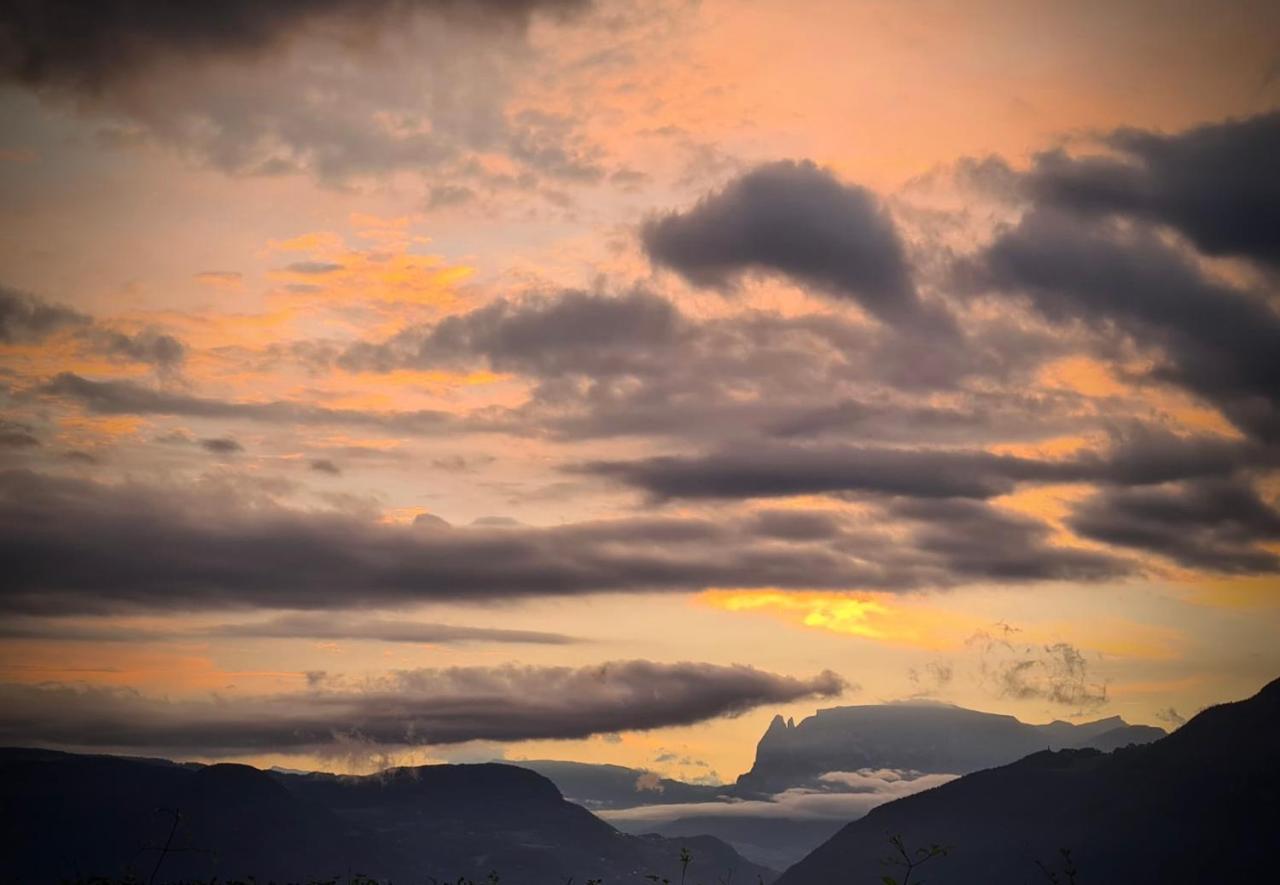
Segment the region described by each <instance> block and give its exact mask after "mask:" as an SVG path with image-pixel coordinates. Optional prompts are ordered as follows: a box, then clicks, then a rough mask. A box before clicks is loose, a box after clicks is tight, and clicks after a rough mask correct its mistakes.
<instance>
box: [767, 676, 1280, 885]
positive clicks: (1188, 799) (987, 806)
mask: <svg viewBox="0 0 1280 885" xmlns="http://www.w3.org/2000/svg"><path fill="white" fill-rule="evenodd" d="M1278 744H1280V680H1278V681H1276V682H1273V683H1271V684H1270V685H1268V686H1266V687H1265V688H1264V689H1263V690H1262V691H1261V692H1259V693H1258V694H1257V695H1256V696H1254V697H1253V698H1250V699H1249V700H1246V701H1240V702H1237V703H1233V704H1224V705H1221V706H1218V707H1214V708H1212V709H1209V710H1206V711H1204V712H1203V713H1201V714H1200V715H1199V716H1197V717H1196V718H1195V719H1193V720H1192V721H1191V722H1189V723H1187V724H1186V725H1185V726H1184V727H1183V728H1182V729H1180V730H1178V731H1177V732H1175V733H1174V734H1172V735H1170V736H1169V737H1166V738H1163V739H1162V740H1159V741H1157V742H1155V743H1153V744H1150V745H1147V746H1133V747H1127V748H1124V749H1120V750H1116V751H1115V752H1113V753H1110V754H1105V753H1101V752H1099V751H1097V750H1061V751H1058V752H1052V751H1045V752H1041V753H1036V754H1034V755H1032V756H1029V757H1027V758H1025V759H1022V760H1021V761H1019V762H1015V763H1013V764H1012V765H1006V766H1004V767H1002V768H995V769H990V770H987V771H981V772H977V773H975V774H970V775H968V776H966V777H963V778H960V779H959V780H956V781H953V782H951V783H949V784H947V785H945V786H942V787H938V788H937V789H934V790H930V791H929V792H926V793H921V794H918V795H915V796H911V797H908V798H905V799H900V800H898V801H896V802H892V803H889V804H887V805H883V806H881V807H879V808H877V809H875V810H874V811H872V812H871V813H870V814H869V815H867V816H866V817H864V818H862V819H861V820H858V821H855V822H854V823H851V824H849V825H847V826H846V827H845V828H844V829H842V830H841V831H840V832H839V833H837V834H836V835H835V836H834V837H832V838H831V840H830V841H828V842H826V843H825V844H823V845H822V846H820V847H819V848H818V849H817V850H815V851H814V852H813V853H812V854H810V855H809V856H808V857H807V858H805V859H804V860H802V861H801V862H800V863H798V864H796V865H795V866H794V867H792V868H791V869H789V870H787V872H786V873H785V874H784V875H783V876H782V877H781V878H780V879H779V883H780V885H827V883H830V882H832V881H846V882H849V883H852V885H856V883H858V882H867V883H874V882H879V881H880V877H881V876H882V875H883V874H885V872H887V870H886V868H885V867H884V866H883V865H882V863H881V859H882V858H884V857H885V856H886V855H887V854H888V853H889V846H888V843H887V839H888V837H889V836H891V835H894V834H900V835H902V836H903V838H904V839H905V841H906V843H907V845H908V846H909V847H911V846H923V845H928V844H931V843H939V844H942V845H947V846H950V847H951V848H952V851H951V853H950V855H949V856H948V857H945V858H940V859H938V860H936V861H934V862H932V863H931V865H930V867H929V873H928V878H929V880H930V881H934V882H938V883H975V885H976V883H982V885H1003V883H1009V885H1013V883H1025V882H1031V881H1036V879H1037V877H1038V876H1039V872H1038V871H1037V869H1036V866H1035V863H1036V861H1041V862H1044V863H1047V864H1052V863H1053V862H1054V860H1055V859H1056V858H1057V856H1058V850H1059V849H1060V848H1063V847H1066V848H1070V849H1071V851H1072V856H1073V857H1074V859H1075V862H1076V865H1077V866H1078V867H1079V869H1080V871H1081V872H1080V876H1081V881H1091V882H1114V883H1128V882H1134V883H1138V882H1159V883H1162V885H1179V883H1188V885H1190V883H1203V882H1223V881H1274V880H1275V879H1276V877H1277V873H1278V872H1280V858H1278V857H1277V856H1276V853H1275V840H1276V834H1277V833H1280V757H1278V756H1277V753H1276V747H1277V745H1278Z"/></svg>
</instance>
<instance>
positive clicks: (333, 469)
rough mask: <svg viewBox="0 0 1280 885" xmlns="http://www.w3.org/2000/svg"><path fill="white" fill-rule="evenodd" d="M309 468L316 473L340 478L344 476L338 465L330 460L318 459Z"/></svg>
mask: <svg viewBox="0 0 1280 885" xmlns="http://www.w3.org/2000/svg"><path fill="white" fill-rule="evenodd" d="M308 466H309V467H310V468H311V469H312V470H314V471H315V472H316V473H327V474H329V475H330V476H340V475H341V474H342V470H341V469H340V468H339V467H338V465H337V464H334V463H333V462H332V461H330V460H329V459H328V458H316V459H315V460H313V461H312V462H311V464H310V465H308Z"/></svg>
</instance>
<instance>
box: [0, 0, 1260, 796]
mask: <svg viewBox="0 0 1280 885" xmlns="http://www.w3.org/2000/svg"><path fill="white" fill-rule="evenodd" d="M1277 34H1280V7H1277V6H1276V5H1275V4H1273V3H1267V2H1246V0H1228V2H1224V3H1219V4H1212V5H1210V4H1185V3H1175V2H1142V0H1134V2H1128V3H1124V4H1115V3H1103V2H1093V0H1085V2H1080V3H1074V4H1061V3H1052V2H1040V0H1033V2H1024V3H1016V4H1015V3H998V2H984V0H971V2H959V0H952V2H943V0H908V2H861V0H846V2H816V0H814V2H785V3H783V2H776V0H735V2H720V0H704V2H685V0H670V2H668V0H654V2H636V0H483V2H475V3H461V2H456V0H419V2H411V0H365V2H357V0H289V2H284V3H275V4H257V3H253V2H250V0H229V2H225V3H220V4H211V5H208V6H207V7H201V8H196V7H194V6H192V7H190V8H188V7H186V6H182V7H179V6H173V5H172V4H163V3H132V2H125V0H106V2H101V3H96V4H92V6H90V7H85V6H84V5H83V4H79V3H75V2H72V0H48V2H44V3H38V4H31V3H22V2H5V3H0V118H2V119H3V121H4V125H3V126H0V195H3V202H2V205H3V206H4V211H3V212H2V213H0V403H2V412H0V526H2V528H0V550H2V551H3V562H4V566H3V569H4V573H5V575H6V577H5V580H4V581H3V587H2V589H0V613H2V617H0V698H3V703H0V743H4V744H9V745H15V744H21V745H42V746H51V747H61V748H67V749H77V750H94V751H109V752H125V753H136V754H143V755H148V754H149V755H164V756H168V757H171V758H182V759H197V760H214V759H236V760H244V761H249V762H253V763H256V764H279V765H287V766H290V767H296V768H322V769H326V770H336V771H367V770H370V769H372V768H376V767H378V766H380V765H385V764H390V763H401V762H410V761H417V762H421V761H473V760H480V759H492V758H506V759H513V760H518V759H535V758H559V759H577V760H582V761H592V762H614V763H619V764H626V765H631V766H635V767H639V768H646V769H649V770H652V771H657V772H660V773H661V774H663V775H668V776H673V777H680V778H684V779H688V780H697V781H700V782H711V783H715V782H724V781H731V780H732V779H733V778H734V777H736V776H737V774H739V773H741V772H742V771H744V770H745V769H746V768H748V767H749V766H750V764H751V759H752V757H753V754H754V748H755V742H756V740H758V738H759V736H760V735H761V734H762V733H763V731H764V729H765V727H766V726H767V724H768V722H769V721H770V719H771V718H772V717H773V716H774V715H775V714H776V713H782V714H783V715H785V716H795V717H797V718H800V717H802V716H805V715H810V714H812V713H813V712H814V711H815V710H816V709H818V708H820V707H827V706H834V705H839V704H868V703H882V702H918V701H926V700H927V701H941V702H946V703H953V704H960V705H963V706H967V707H973V708H976V709H982V710H990V711H995V712H1000V713H1007V714H1011V715H1015V716H1018V717H1019V718H1021V719H1023V720H1024V721H1029V722H1047V721H1050V720H1053V719H1067V720H1070V721H1086V720H1089V719H1095V718H1100V717H1104V716H1113V715H1119V716H1123V717H1124V718H1125V719H1126V720H1127V721H1129V722H1132V723H1145V724H1153V725H1160V726H1162V727H1165V728H1175V727H1177V725H1179V724H1180V723H1181V722H1182V721H1184V720H1185V719H1186V718H1187V717H1189V716H1190V715H1193V714H1194V713H1195V712H1197V711H1198V710H1199V709H1202V708H1203V707H1204V706H1206V705H1209V704H1212V703H1215V702H1218V701H1221V700H1228V699H1234V698H1238V697H1243V696H1245V695H1248V694H1251V693H1252V692H1253V691H1255V690H1256V689H1257V688H1258V687H1260V686H1261V685H1262V684H1264V683H1265V682H1267V681H1269V680H1270V679H1272V678H1274V677H1275V676H1277V675H1280V645H1278V644H1277V643H1276V642H1275V636H1276V635H1277V630H1278V629H1280V506H1278V505H1280V312H1278V311H1280V283H1278V281H1280V238H1278V237H1277V231H1280V174H1277V172H1276V164H1275V158H1276V157H1277V156H1280V43H1278V42H1277V40H1276V35H1277Z"/></svg>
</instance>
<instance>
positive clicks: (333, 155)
mask: <svg viewBox="0 0 1280 885" xmlns="http://www.w3.org/2000/svg"><path fill="white" fill-rule="evenodd" d="M590 5H591V4H590V2H589V0H479V2H462V0H283V2H279V3H269V4H262V3H256V2H252V0H228V2H225V3H215V4H208V5H198V7H196V8H188V6H186V5H184V6H183V7H181V8H178V7H173V8H170V7H169V6H166V5H165V4H163V3H141V4H140V3H135V2H130V0H104V2H102V3H95V4H93V6H92V8H91V9H89V10H86V9H84V8H83V7H82V5H81V4H77V3H75V2H74V0H53V2H50V3H26V2H22V0H10V2H4V3H3V4H0V81H3V82H8V83H13V84H17V85H19V86H21V87H25V88H28V89H30V90H32V91H34V92H35V93H36V94H37V95H39V96H40V98H41V99H42V100H43V101H45V102H54V103H57V104H59V105H62V106H64V107H68V108H70V109H71V110H73V111H74V112H76V113H78V114H80V115H82V116H87V117H90V118H91V119H92V118H96V120H97V121H98V122H99V123H100V124H101V128H100V130H99V135H100V138H102V139H103V140H108V139H115V140H116V141H117V142H119V143H122V144H137V143H139V142H145V141H150V142H155V143H159V144H162V145H168V146H171V147H173V148H176V149H177V150H178V151H180V152H181V153H182V154H183V155H185V156H187V157H194V158H196V159H199V160H203V161H204V162H206V163H208V164H209V165H211V166H213V167H215V168H218V169H222V170H225V171H228V172H233V173H239V174H258V175H279V174H287V173H294V172H302V171H305V172H309V173H311V174H314V175H316V176H317V177H318V178H320V179H321V180H323V181H325V182H329V183H336V184H343V183H346V182H347V181H348V180H349V179H351V178H353V177H359V176H367V175H380V174H384V173H388V172H392V171H396V170H401V169H403V170H411V171H415V172H418V173H419V174H422V175H424V176H425V177H427V178H428V179H429V180H430V179H431V178H432V177H439V178H441V179H446V180H450V181H454V180H457V179H458V178H460V177H462V176H465V175H468V174H471V176H472V177H483V176H482V175H479V174H478V173H477V172H476V170H481V169H482V166H481V164H479V163H478V162H476V161H475V157H476V155H477V154H478V153H490V154H492V153H501V152H505V153H506V154H507V155H508V156H509V157H510V158H512V159H513V160H514V161H515V162H516V163H517V164H518V165H517V169H518V171H519V173H520V174H522V175H524V174H527V175H529V176H531V177H533V178H534V179H535V181H536V178H537V176H539V175H541V174H548V175H554V174H556V171H557V170H556V168H555V166H554V162H555V161H556V159H557V152H560V153H564V154H567V155H570V156H576V155H578V154H581V153H583V148H582V147H580V146H579V147H577V148H576V149H575V148H573V147H572V145H573V143H574V142H575V140H581V137H580V136H579V135H577V134H576V130H573V129H572V127H570V131H566V130H565V129H564V127H561V128H560V129H558V130H547V129H545V128H544V129H536V130H531V128H530V126H529V125H528V124H526V123H524V122H521V121H520V120H519V119H517V118H518V116H519V115H518V114H512V113H508V110H507V107H506V104H507V102H508V100H509V99H510V97H511V95H512V92H513V90H514V86H513V84H514V82H515V79H516V76H517V72H519V71H521V70H523V69H525V68H526V67H527V66H528V64H529V63H530V60H531V59H532V58H533V57H534V55H535V52H534V49H533V48H532V47H531V46H530V45H529V43H528V41H527V32H528V26H529V24H530V22H531V21H532V20H533V18H534V17H535V16H536V15H542V16H543V17H544V18H546V19H550V20H560V19H565V18H568V17H570V16H573V15H575V14H577V13H578V12H580V11H583V10H586V9H588V8H589V7H590ZM531 138H533V139H534V140H533V141H532V142H530V139H531ZM548 164H551V165H548ZM544 167H545V168H544Z"/></svg>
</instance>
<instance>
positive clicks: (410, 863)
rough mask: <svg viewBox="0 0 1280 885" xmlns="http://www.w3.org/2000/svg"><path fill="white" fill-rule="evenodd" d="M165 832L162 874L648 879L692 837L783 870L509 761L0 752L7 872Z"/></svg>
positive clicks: (91, 857)
mask: <svg viewBox="0 0 1280 885" xmlns="http://www.w3.org/2000/svg"><path fill="white" fill-rule="evenodd" d="M176 815H180V816H176ZM166 842H167V843H168V844H169V846H170V849H169V851H168V852H167V853H165V854H164V857H163V863H162V865H161V871H160V875H159V876H158V877H157V880H156V881H157V882H170V881H180V880H183V879H205V880H207V879H211V878H213V877H215V876H216V877H218V878H219V879H221V880H226V879H228V878H235V877H241V878H243V877H247V876H250V875H252V876H255V877H256V878H257V880H258V881H264V882H265V881H269V880H273V879H274V880H275V881H278V882H295V881H308V880H309V879H311V878H333V877H335V876H342V877H345V876H347V875H348V874H350V873H361V874H364V875H369V876H375V877H378V878H381V879H392V880H396V881H406V882H407V881H417V882H421V881H425V880H426V877H429V876H434V877H436V878H437V879H439V880H442V881H454V880H456V879H457V878H458V877H459V876H467V877H469V878H472V879H477V880H479V879H483V878H484V877H486V876H487V875H488V874H489V873H490V872H497V873H498V874H499V875H500V876H501V877H502V880H503V881H504V882H512V883H524V882H564V881H566V880H567V879H569V878H570V877H573V878H574V879H575V881H585V880H586V879H587V878H598V879H604V880H606V881H608V882H611V883H612V882H623V883H642V882H647V880H646V878H645V877H646V876H647V875H650V874H653V875H658V876H659V877H666V878H668V879H672V880H678V878H679V871H680V851H681V849H682V848H688V849H689V851H690V852H691V854H692V856H693V864H692V865H691V867H690V870H691V871H697V870H699V869H701V870H703V871H704V873H703V875H704V877H705V878H706V879H707V880H710V879H712V878H714V877H715V876H723V875H725V874H726V873H728V872H729V871H732V872H733V874H734V877H735V878H743V877H745V879H744V881H748V882H756V881H758V880H759V879H763V880H764V881H766V882H767V881H770V880H772V878H773V877H774V873H773V872H772V871H771V870H768V869H766V868H764V867H761V866H758V865H755V864H752V863H749V862H748V861H746V860H744V859H743V858H741V857H740V856H739V855H737V854H736V853H735V852H734V851H733V849H732V848H730V847H729V846H728V845H726V844H725V843H723V842H721V841H720V840H718V839H714V838H710V837H705V836H697V837H689V838H683V839H664V838H662V837H659V836H632V835H626V834H624V833H621V832H619V831H618V830H616V829H614V828H613V827H611V826H610V825H609V824H607V823H605V822H604V821H602V820H600V819H599V818H597V817H595V816H594V815H592V814H591V813H590V812H589V811H587V810H586V809H584V808H581V807H579V806H577V805H574V804H572V803H570V802H567V801H565V799H564V798H563V797H562V796H561V794H560V791H559V790H558V789H557V788H556V787H555V785H554V784H552V783H551V782H550V781H549V780H547V779H546V778H544V777H542V776H541V775H539V774H537V773H535V772H532V771H527V770H525V769H521V768H516V767H514V766H510V765H499V764H486V765H429V766H421V767H416V768H398V769H389V770H387V771H384V772H381V773H379V774H377V775H370V776H366V777H344V776H337V775H328V774H297V773H287V772H280V771H272V772H266V771H261V770H259V769H256V768H252V767H250V766H247V765H231V764H220V765H210V766H201V765H183V764H176V763H172V762H168V761H165V760H156V759H132V758H123V757H112V756H87V755H77V754H71V753H58V752H53V751H46V750H26V749H5V750H0V882H4V883H15V885H16V883H22V885H30V883H43V882H59V881H62V880H64V879H78V878H82V877H83V878H87V877H89V876H121V875H124V874H126V873H128V872H134V873H137V874H140V875H142V876H143V878H146V877H147V876H149V874H150V872H151V870H152V869H153V868H154V867H155V866H156V863H157V861H159V860H160V857H161V852H160V849H161V847H162V846H164V845H165V844H166Z"/></svg>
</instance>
